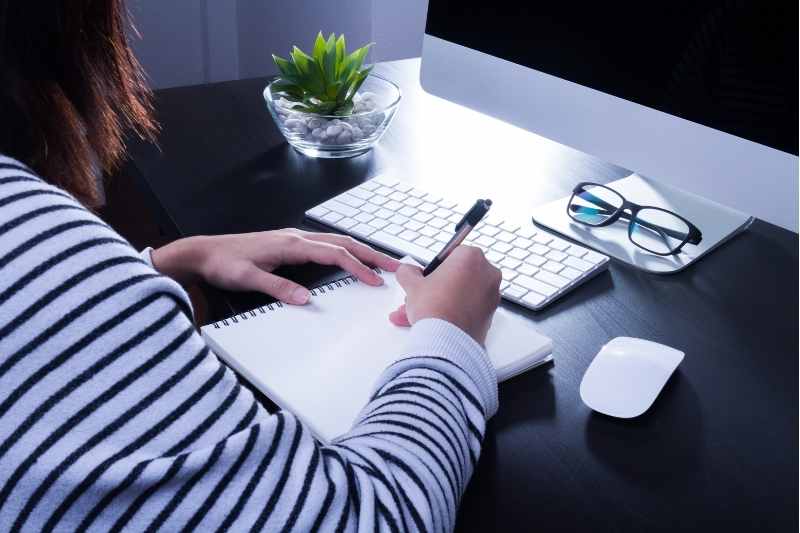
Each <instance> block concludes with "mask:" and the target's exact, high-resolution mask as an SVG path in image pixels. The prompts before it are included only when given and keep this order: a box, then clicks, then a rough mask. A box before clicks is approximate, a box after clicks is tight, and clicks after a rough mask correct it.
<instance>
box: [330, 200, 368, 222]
mask: <svg viewBox="0 0 800 533" xmlns="http://www.w3.org/2000/svg"><path fill="white" fill-rule="evenodd" d="M322 207H324V208H326V209H330V210H331V211H336V212H337V213H339V214H340V215H344V216H346V217H351V218H352V217H354V216H356V215H357V214H358V213H359V211H358V210H357V209H353V208H352V207H350V206H349V205H344V204H343V203H341V202H338V201H336V200H328V201H327V202H325V203H324V204H322Z"/></svg>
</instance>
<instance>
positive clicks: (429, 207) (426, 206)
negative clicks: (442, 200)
mask: <svg viewBox="0 0 800 533" xmlns="http://www.w3.org/2000/svg"><path fill="white" fill-rule="evenodd" d="M436 209H438V208H437V207H436V204H432V203H430V202H428V201H427V199H426V201H425V202H423V203H422V205H421V206H419V210H420V211H425V212H426V213H433V212H434V211H436Z"/></svg>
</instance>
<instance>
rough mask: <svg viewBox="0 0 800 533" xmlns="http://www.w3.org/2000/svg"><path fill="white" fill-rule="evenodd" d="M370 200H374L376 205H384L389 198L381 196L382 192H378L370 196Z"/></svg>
mask: <svg viewBox="0 0 800 533" xmlns="http://www.w3.org/2000/svg"><path fill="white" fill-rule="evenodd" d="M369 201H370V202H372V203H373V204H375V205H383V204H385V203H386V202H388V201H389V199H388V198H386V197H385V196H381V195H380V194H376V195H375V196H373V197H372V198H370V199H369Z"/></svg>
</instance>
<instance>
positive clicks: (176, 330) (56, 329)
mask: <svg viewBox="0 0 800 533" xmlns="http://www.w3.org/2000/svg"><path fill="white" fill-rule="evenodd" d="M190 313H191V310H190V307H189V304H188V299H187V298H186V295H185V293H184V292H183V290H182V289H181V288H180V287H179V286H178V285H177V284H176V283H175V282H173V281H172V280H170V279H168V278H165V277H163V276H161V275H159V274H158V273H156V272H155V271H154V270H153V269H152V267H151V266H150V265H149V264H148V263H147V261H146V260H144V259H143V258H142V256H140V255H139V254H138V253H137V252H136V251H135V250H133V249H132V248H131V247H130V245H129V244H128V243H127V242H125V241H124V239H122V238H121V237H119V236H118V235H117V234H116V233H115V232H114V231H113V230H112V229H110V228H109V227H108V226H106V225H105V224H104V223H103V222H102V221H100V220H99V219H98V218H96V217H95V216H94V215H93V214H91V213H90V212H88V211H87V210H85V209H83V208H82V207H81V206H80V205H79V204H78V203H77V202H75V201H74V200H73V199H72V198H71V197H70V196H69V195H68V194H66V193H64V192H63V191H61V190H59V189H57V188H55V187H52V186H50V185H48V184H46V183H44V182H43V181H41V180H40V179H38V178H36V177H35V176H33V175H32V174H31V173H30V172H29V170H28V169H27V168H25V167H24V166H22V165H20V164H19V163H17V162H15V161H13V160H10V159H7V158H2V157H0V523H2V524H4V526H3V527H6V526H7V527H9V529H11V530H26V531H27V530H30V531H40V530H44V531H75V530H79V531H123V530H124V531H159V530H161V531H193V530H203V531H226V530H236V531H240V530H249V531H260V530H265V531H312V530H324V531H366V530H370V531H374V530H388V531H415V530H419V531H447V530H450V529H452V527H453V525H454V523H455V516H456V510H457V506H458V502H459V499H460V497H461V495H462V493H463V491H464V488H465V486H466V484H467V482H468V481H469V478H470V476H471V474H472V471H473V468H474V466H475V464H476V462H477V460H478V456H479V454H480V447H481V440H482V438H483V432H484V428H485V422H486V419H487V418H488V417H490V416H491V415H492V414H493V413H494V411H495V410H496V408H497V390H496V382H495V379H494V374H493V370H492V368H491V365H490V364H489V362H488V359H487V357H486V354H485V352H484V351H483V350H482V348H481V347H480V346H478V345H477V344H476V343H475V342H474V341H472V339H470V338H469V337H468V336H467V335H466V334H464V333H463V332H461V331H460V330H458V329H457V328H455V327H454V326H452V325H450V324H448V323H446V322H443V321H439V320H426V321H422V322H420V323H418V324H417V325H415V326H414V328H413V331H412V334H411V339H412V342H411V344H410V345H409V346H408V347H406V348H405V352H401V353H405V357H404V358H402V359H401V360H400V361H399V362H397V363H396V364H394V365H393V366H391V367H390V368H388V369H387V370H386V372H385V373H384V375H383V376H382V378H381V379H380V381H379V383H377V384H376V388H375V393H374V396H373V398H372V399H371V401H370V402H369V403H368V405H366V406H365V408H364V410H363V412H362V413H361V414H360V416H359V420H358V423H357V424H356V425H355V426H354V427H353V429H352V430H351V431H350V432H348V433H347V434H346V435H343V436H342V437H340V438H339V439H337V440H336V441H335V442H333V443H332V444H330V445H327V446H323V445H320V444H319V443H318V442H317V441H316V440H315V439H314V438H313V437H312V435H311V434H310V433H309V431H308V430H307V429H305V428H304V427H303V425H302V424H301V423H300V422H299V421H298V419H297V418H296V417H294V416H293V415H291V413H288V412H280V413H277V414H274V415H270V414H269V413H267V412H266V411H265V410H264V409H263V408H262V407H261V406H260V405H259V404H258V403H257V402H256V401H255V399H254V398H253V396H252V395H251V394H250V393H249V391H248V390H247V389H245V388H243V387H242V386H240V384H239V383H238V381H237V379H236V376H235V375H234V374H233V372H232V371H231V370H229V369H228V368H227V367H226V366H225V365H223V364H222V363H221V362H220V361H219V359H218V358H217V357H216V356H215V355H214V354H213V353H211V351H210V350H209V348H208V347H207V345H206V344H205V342H204V341H203V339H202V338H201V337H200V336H199V335H198V334H197V332H196V331H195V329H194V327H193V324H192V321H191V316H190ZM332 401H335V399H332Z"/></svg>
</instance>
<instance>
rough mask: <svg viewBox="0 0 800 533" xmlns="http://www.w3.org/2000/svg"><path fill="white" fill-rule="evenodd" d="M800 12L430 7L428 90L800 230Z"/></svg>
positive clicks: (583, 5) (705, 6)
mask: <svg viewBox="0 0 800 533" xmlns="http://www.w3.org/2000/svg"><path fill="white" fill-rule="evenodd" d="M797 9H798V7H797V2H792V1H783V0H781V1H778V0H774V1H766V2H756V1H736V0H730V1H713V2H712V1H709V2H694V1H689V0H672V1H670V2H632V1H619V2H517V1H513V0H494V1H492V2H485V1H480V2H478V1H463V0H462V1H459V2H448V1H445V0H430V2H429V5H428V18H427V25H426V30H425V36H424V42H423V55H422V70H421V83H422V86H423V88H424V89H425V90H427V91H428V92H430V93H433V94H436V95H438V96H442V97H444V98H447V99H449V100H451V101H454V102H456V103H459V104H463V105H465V106H468V107H472V108H474V109H477V110H479V111H481V112H484V113H486V114H489V115H492V116H495V117H497V118H500V119H501V120H504V121H506V122H509V123H512V124H515V125H517V126H519V127H522V128H525V129H527V130H530V131H532V132H535V133H537V134H539V135H542V136H544V137H547V138H549V139H552V140H555V141H557V142H559V143H562V144H565V145H568V146H571V147H574V148H576V149H578V150H581V151H583V152H586V153H589V154H592V155H594V156H597V157H599V158H601V159H603V160H605V161H608V162H611V163H614V164H617V165H619V166H622V167H624V168H627V169H630V170H632V171H636V172H638V173H641V174H642V175H645V176H647V177H648V178H652V179H655V180H658V181H662V182H664V183H667V184H669V185H673V186H675V187H678V188H680V189H683V190H686V191H689V192H692V193H694V194H697V195H700V196H702V197H705V198H708V199H711V200H715V201H717V202H719V203H721V204H724V205H728V206H730V207H733V208H735V209H739V210H741V211H744V212H745V213H747V214H749V215H753V216H757V217H759V218H761V219H763V220H766V221H768V222H772V223H774V224H777V225H780V226H782V227H784V228H787V229H790V230H792V231H795V232H796V231H797V215H798V207H797V200H798V157H797V155H798V53H797V51H798V30H797V20H798V18H797V16H798V13H797ZM582 178H584V179H591V176H583V177H582Z"/></svg>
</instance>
